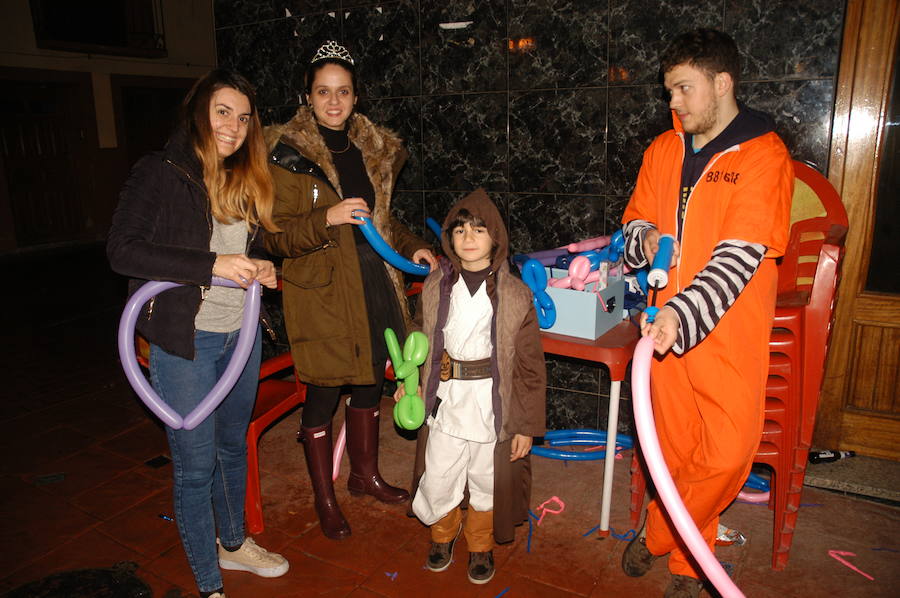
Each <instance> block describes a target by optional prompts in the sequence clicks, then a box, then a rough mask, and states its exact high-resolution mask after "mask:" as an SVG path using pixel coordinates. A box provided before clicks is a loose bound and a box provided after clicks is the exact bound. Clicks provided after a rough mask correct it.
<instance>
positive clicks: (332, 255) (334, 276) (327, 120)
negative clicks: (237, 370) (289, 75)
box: [265, 41, 436, 539]
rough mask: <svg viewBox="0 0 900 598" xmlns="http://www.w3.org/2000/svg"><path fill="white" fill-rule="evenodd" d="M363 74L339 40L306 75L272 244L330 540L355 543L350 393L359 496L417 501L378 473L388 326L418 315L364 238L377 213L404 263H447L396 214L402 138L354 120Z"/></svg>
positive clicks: (277, 165) (399, 326) (280, 179)
mask: <svg viewBox="0 0 900 598" xmlns="http://www.w3.org/2000/svg"><path fill="white" fill-rule="evenodd" d="M357 92H358V88H357V84H356V67H355V65H354V61H353V58H352V57H351V56H350V53H349V52H348V51H347V50H346V49H345V48H344V47H343V46H340V45H338V44H337V43H336V42H333V41H329V42H326V43H325V44H323V45H322V46H321V47H320V48H319V49H318V51H317V52H316V54H315V56H314V57H313V59H312V60H311V61H310V64H309V66H308V67H307V71H306V78H305V93H306V105H303V106H300V107H299V108H298V110H297V113H296V115H295V116H294V117H293V118H292V119H291V120H290V121H288V122H287V123H286V124H284V125H280V126H276V127H270V128H269V129H268V130H267V138H268V139H269V140H270V145H272V144H274V149H273V150H272V151H271V153H270V170H271V172H272V176H273V178H274V180H275V189H276V190H275V207H274V209H273V219H274V221H275V223H276V224H277V225H278V227H279V228H280V229H281V231H282V232H278V233H270V234H267V235H266V238H265V243H266V247H267V248H268V249H269V251H270V252H272V253H273V254H275V255H280V256H283V257H285V258H286V259H285V260H284V265H283V279H284V316H285V324H286V327H287V332H288V337H289V339H290V343H291V352H292V354H293V358H294V364H295V366H296V368H297V373H298V375H299V377H300V379H301V380H302V381H303V382H305V383H306V384H307V394H306V403H305V405H304V407H303V415H302V418H301V425H300V438H301V441H302V442H303V448H304V452H305V455H306V464H307V467H308V468H309V475H310V478H311V480H312V484H313V489H314V491H315V506H316V512H317V514H318V516H319V522H320V523H321V526H322V532H323V533H324V534H325V535H326V536H327V537H329V538H332V539H342V538H345V537H347V536H349V535H350V526H349V525H348V524H347V520H346V519H345V518H344V516H343V514H342V513H341V509H340V507H339V506H338V504H337V500H336V498H335V494H334V485H333V483H332V478H331V472H332V450H333V449H332V446H333V442H332V426H331V420H332V417H333V416H334V413H335V410H336V409H337V406H338V402H339V400H340V396H341V389H342V387H349V388H350V396H351V398H350V403H349V405H348V406H347V412H346V422H347V453H348V455H349V457H350V475H349V479H348V481H347V488H348V489H349V491H350V493H351V494H355V495H363V494H370V495H372V496H374V497H375V498H376V499H378V500H380V501H382V502H385V503H400V502H404V501H406V500H407V499H408V498H409V494H408V493H407V491H406V490H403V489H401V488H395V487H394V486H391V485H389V484H388V483H387V482H385V481H384V480H383V479H382V478H381V475H380V473H379V470H378V414H379V404H380V401H381V397H382V386H383V384H384V369H385V363H386V361H387V349H386V347H385V343H384V329H385V328H388V327H390V328H393V329H394V331H395V332H396V333H397V334H398V336H400V337H401V338H403V334H404V329H405V322H406V321H408V318H409V314H408V312H407V309H406V301H405V295H404V292H403V277H402V274H401V273H400V272H399V271H397V270H395V269H394V268H393V267H391V266H389V265H388V264H386V263H385V262H384V261H383V260H382V259H381V258H380V257H379V256H378V254H376V253H375V252H374V251H373V250H372V248H371V246H370V245H369V244H368V242H367V241H366V240H365V238H364V237H363V235H362V233H361V232H360V230H359V225H360V224H362V220H361V219H360V217H362V216H367V217H370V218H371V219H372V222H373V224H374V225H375V228H376V229H377V231H378V232H379V233H380V234H381V236H382V237H383V238H384V239H385V241H387V243H388V244H390V245H391V246H392V247H393V248H394V249H396V250H397V251H398V252H399V253H400V254H401V255H403V256H405V257H407V258H410V259H412V260H413V261H415V262H427V263H428V264H429V265H431V266H432V267H435V266H436V261H435V258H434V255H433V254H432V253H431V250H430V249H429V245H428V244H427V243H426V242H425V241H423V240H421V239H419V238H418V237H416V236H414V235H413V234H412V233H411V232H410V231H409V230H408V229H407V228H406V227H405V226H404V225H403V224H401V223H400V222H399V221H398V220H397V219H395V218H394V217H393V216H391V213H390V203H391V194H392V192H393V188H394V184H395V182H396V180H397V175H398V173H399V172H400V169H401V168H402V166H403V164H404V162H405V160H406V156H407V154H406V151H405V150H404V149H403V146H402V142H401V140H400V139H399V138H398V137H397V136H396V134H394V133H393V132H392V131H389V130H388V129H386V128H384V127H381V126H378V125H376V124H374V123H372V122H371V121H370V120H369V119H368V118H366V117H365V116H363V115H362V114H359V113H357V112H355V110H354V108H355V106H356V101H357V99H358V95H357Z"/></svg>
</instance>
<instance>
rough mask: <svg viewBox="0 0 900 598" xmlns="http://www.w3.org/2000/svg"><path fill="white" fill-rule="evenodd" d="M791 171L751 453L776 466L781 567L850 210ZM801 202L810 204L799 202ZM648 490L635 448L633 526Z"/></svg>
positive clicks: (802, 169)
mask: <svg viewBox="0 0 900 598" xmlns="http://www.w3.org/2000/svg"><path fill="white" fill-rule="evenodd" d="M794 169H795V176H796V181H795V183H796V185H795V190H794V203H795V209H794V210H792V214H794V215H797V214H799V215H800V216H801V219H798V220H797V221H796V222H794V223H793V224H792V226H791V235H790V241H789V245H788V248H787V250H786V252H785V255H784V257H783V258H782V260H781V262H780V263H779V266H778V300H777V305H776V309H775V318H774V321H773V331H772V337H771V340H770V344H769V349H770V365H769V378H768V381H767V385H766V410H765V421H764V425H763V433H762V436H761V438H760V445H759V447H758V449H757V453H756V456H755V458H754V461H755V462H756V463H762V464H765V465H768V466H769V467H770V468H771V469H772V471H773V477H772V480H771V495H770V500H769V508H770V509H772V510H773V511H774V521H773V549H772V568H773V569H776V570H780V569H784V567H785V566H786V565H787V561H788V556H789V553H790V548H791V543H792V541H793V532H794V528H795V527H796V521H797V513H798V510H799V508H800V494H801V491H802V487H803V477H804V475H805V472H806V463H807V453H808V451H809V447H810V445H811V441H812V433H813V428H814V425H815V417H816V409H817V407H818V401H819V392H820V390H821V386H822V379H823V376H824V365H825V356H826V354H827V351H828V345H829V341H830V332H831V327H832V323H833V316H834V300H835V296H836V290H837V284H838V280H839V267H840V261H841V258H842V256H843V242H844V238H845V236H846V233H847V213H846V211H845V209H844V206H843V204H842V203H841V200H840V197H839V196H838V194H837V192H836V191H835V190H834V188H833V187H832V186H831V184H830V183H829V182H828V180H827V179H826V178H825V177H824V176H822V175H821V174H819V173H818V172H816V171H815V170H813V169H812V168H810V167H809V166H807V165H805V164H802V163H800V162H796V161H795V162H794ZM811 200H812V201H811ZM816 202H818V205H816ZM804 203H806V204H807V205H806V206H805V207H804V206H802V205H796V204H804ZM809 205H812V206H813V207H811V208H810V207H809ZM804 216H805V217H804ZM645 487H646V480H645V473H644V470H643V468H642V464H641V463H640V461H639V459H638V456H637V453H635V456H634V458H633V460H632V482H631V505H630V506H631V523H632V527H635V528H636V527H637V523H638V520H639V517H640V511H641V507H642V505H643V496H644V492H645Z"/></svg>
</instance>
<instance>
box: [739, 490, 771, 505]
mask: <svg viewBox="0 0 900 598" xmlns="http://www.w3.org/2000/svg"><path fill="white" fill-rule="evenodd" d="M738 499H739V500H743V501H744V502H752V503H761V502H769V493H768V492H744V491H743V490H741V491H740V492H738Z"/></svg>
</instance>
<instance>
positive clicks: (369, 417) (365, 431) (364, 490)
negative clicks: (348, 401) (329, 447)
mask: <svg viewBox="0 0 900 598" xmlns="http://www.w3.org/2000/svg"><path fill="white" fill-rule="evenodd" d="M378 409H379V407H377V406H376V407H372V408H370V409H358V408H356V407H350V406H349V405H348V406H347V454H348V455H349V456H350V477H349V479H348V480H347V489H348V490H349V491H350V493H351V494H355V495H360V494H371V495H372V496H374V497H375V498H377V499H378V500H380V501H381V502H385V503H399V502H403V501H405V500H408V499H409V492H407V491H406V490H404V489H403V488H395V487H394V486H391V485H390V484H388V483H387V482H385V481H384V480H383V479H382V478H381V474H380V473H378Z"/></svg>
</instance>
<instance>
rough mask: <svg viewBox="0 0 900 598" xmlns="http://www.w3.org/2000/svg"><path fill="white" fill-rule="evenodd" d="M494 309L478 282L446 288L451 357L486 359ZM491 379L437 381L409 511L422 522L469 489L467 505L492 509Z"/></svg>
mask: <svg viewBox="0 0 900 598" xmlns="http://www.w3.org/2000/svg"><path fill="white" fill-rule="evenodd" d="M493 313H494V309H493V306H492V305H491V300H490V298H489V297H488V295H487V286H486V284H485V283H481V286H480V287H479V288H478V291H477V292H476V293H475V295H474V296H472V295H470V294H469V288H468V287H467V286H466V282H465V280H463V278H462V277H460V278H459V280H458V281H457V282H456V284H455V285H453V289H452V290H451V292H450V311H449V313H448V315H447V324H446V325H445V326H444V348H445V349H446V351H447V353H448V354H449V355H450V357H452V358H453V359H456V360H458V361H476V360H479V359H486V358H489V357H491V349H492V346H491V318H492V316H493ZM493 384H494V383H493V380H492V379H491V378H485V379H483V380H455V379H450V380H447V381H445V382H441V383H440V385H439V386H438V391H437V396H438V397H440V399H441V406H440V407H438V412H437V416H436V417H429V418H428V425H429V428H430V429H429V434H428V444H427V445H426V447H425V473H424V474H423V475H422V479H421V480H419V490H418V491H417V492H416V496H415V499H413V504H412V508H413V512H414V513H415V514H416V516H417V517H418V518H419V519H420V520H421V521H422V523H424V524H425V525H432V524H434V523H435V522H437V521H439V520H440V519H441V518H442V517H444V516H446V515H447V513H449V512H450V511H451V510H452V509H453V508H454V507H456V506H457V505H458V504H459V503H460V501H462V499H463V492H464V491H465V489H466V487H467V486H468V488H469V507H470V508H472V509H475V510H476V511H491V510H493V508H494V443H495V441H496V439H497V436H496V433H495V432H494V409H493V406H492V399H491V395H492V390H493Z"/></svg>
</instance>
